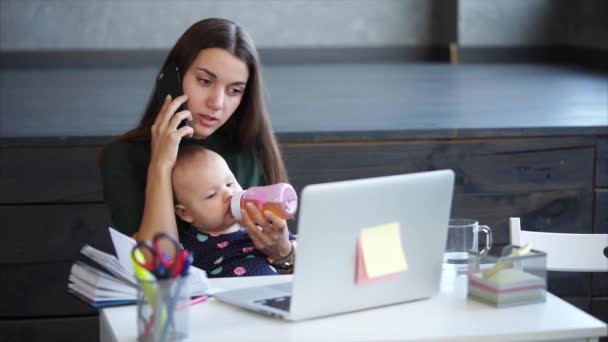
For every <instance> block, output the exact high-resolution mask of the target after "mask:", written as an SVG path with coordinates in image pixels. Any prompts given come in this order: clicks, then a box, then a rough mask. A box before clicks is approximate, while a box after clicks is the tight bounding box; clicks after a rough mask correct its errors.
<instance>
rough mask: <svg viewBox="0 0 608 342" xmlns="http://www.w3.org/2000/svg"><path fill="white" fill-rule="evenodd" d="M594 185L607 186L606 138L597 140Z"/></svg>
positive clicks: (607, 149)
mask: <svg viewBox="0 0 608 342" xmlns="http://www.w3.org/2000/svg"><path fill="white" fill-rule="evenodd" d="M595 165H596V166H595V185H596V186H601V187H608V138H601V139H598V140H597V148H596V164H595Z"/></svg>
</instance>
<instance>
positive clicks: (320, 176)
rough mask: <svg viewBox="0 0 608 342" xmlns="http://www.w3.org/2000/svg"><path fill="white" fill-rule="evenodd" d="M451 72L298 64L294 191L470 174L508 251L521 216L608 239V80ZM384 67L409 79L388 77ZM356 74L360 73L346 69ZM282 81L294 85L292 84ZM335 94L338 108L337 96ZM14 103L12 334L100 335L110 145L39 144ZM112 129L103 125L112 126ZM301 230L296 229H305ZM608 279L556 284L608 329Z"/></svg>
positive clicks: (10, 155) (0, 154) (6, 307)
mask: <svg viewBox="0 0 608 342" xmlns="http://www.w3.org/2000/svg"><path fill="white" fill-rule="evenodd" d="M445 67H446V66H445V65H443V66H440V67H438V69H433V68H432V67H429V66H428V65H427V66H421V67H420V70H422V71H420V70H418V69H417V68H416V67H415V66H412V65H409V66H407V67H405V68H404V67H402V66H399V65H394V68H393V69H391V68H390V67H387V66H380V67H370V68H368V69H365V68H364V67H359V68H355V67H353V66H351V67H350V68H351V69H352V70H351V69H349V72H348V73H346V72H344V70H342V69H340V68H338V69H336V71H335V73H334V74H332V70H333V69H332V68H329V67H328V66H319V67H318V69H314V68H313V69H310V68H311V67H306V68H305V69H304V70H308V71H309V72H308V73H302V69H299V67H297V66H295V67H293V68H294V69H289V68H288V67H285V66H281V68H280V69H273V71H271V73H273V72H274V75H275V78H273V80H274V81H273V82H274V83H271V85H270V88H273V89H278V88H281V87H283V86H285V87H287V86H288V85H289V84H291V85H292V86H293V87H290V88H285V89H286V90H285V92H278V94H281V96H277V92H274V93H273V94H274V95H273V94H271V95H273V97H272V101H274V102H272V106H274V107H273V108H274V110H275V111H274V112H273V122H275V121H276V123H277V124H276V125H275V127H276V130H277V135H278V137H279V140H280V142H281V149H282V151H283V154H284V158H285V161H286V163H287V167H288V170H289V174H290V177H291V181H292V183H293V184H294V186H295V187H296V189H297V190H298V191H301V189H302V188H303V187H304V186H306V185H307V184H311V183H319V182H327V181H335V180H345V179H354V178H362V177H372V176H381V175H392V174H399V173H406V172H417V171H427V170H436V169H445V168H450V169H453V170H454V171H455V173H456V187H455V197H454V201H453V209H452V216H454V217H455V216H458V217H468V218H476V219H478V220H479V221H480V222H481V223H483V224H487V225H489V226H491V227H492V229H493V235H494V240H495V243H496V244H504V243H507V242H508V230H507V226H508V218H509V217H511V216H519V217H521V218H522V225H523V226H524V227H525V228H527V229H537V230H542V231H554V232H576V233H593V232H595V233H601V232H603V233H608V210H606V209H608V127H607V123H608V112H606V101H607V98H606V94H607V93H606V92H605V91H606V89H607V88H606V84H607V82H606V80H608V77H606V75H605V74H601V73H599V74H598V73H590V72H581V71H580V70H577V69H574V70H573V69H570V68H558V67H550V68H548V67H546V66H538V67H537V68H535V66H529V65H528V66H523V67H522V66H519V67H518V66H504V65H502V66H498V67H496V68H494V69H492V67H491V66H487V67H486V72H483V69H482V68H474V69H473V71H474V72H473V71H472V72H470V73H467V72H466V70H465V69H466V68H464V69H455V70H452V71H450V72H449V73H448V74H446V75H447V76H445V77H442V72H439V71H441V70H445ZM448 67H450V66H448ZM451 67H453V68H458V67H457V66H451ZM285 68H286V69H285ZM290 70H291V71H290ZM311 70H315V71H311ZM355 70H359V71H355ZM366 70H367V71H366ZM378 70H384V71H383V73H385V74H390V73H395V74H398V73H402V74H403V75H401V76H399V75H394V76H393V80H391V81H390V82H385V80H383V79H382V77H380V76H382V75H385V74H383V73H381V74H380V76H379V75H378V72H379V71H378ZM391 70H392V71H391ZM415 70H418V71H415ZM425 70H426V72H424V71H425ZM433 70H434V71H433ZM438 70H439V71H438ZM279 71H281V72H279ZM526 71H528V72H526ZM124 72H125V71H124V70H123V73H124ZM352 72H355V73H356V72H358V73H359V75H360V77H354V76H348V75H350V74H351V73H352ZM366 72H368V74H366ZM408 73H411V75H410V76H411V77H410V76H408V75H409V74H408ZM307 74H308V75H309V76H310V75H311V74H312V75H317V76H318V77H321V76H323V79H321V80H319V79H318V77H305V76H306V75H307ZM454 74H457V75H460V76H459V77H456V78H455V77H454ZM281 75H282V76H283V77H285V78H286V80H285V81H279V79H280V78H279V77H278V76H281ZM366 75H367V76H366ZM412 75H413V76H412ZM450 75H451V76H450ZM513 75H519V76H518V77H513ZM526 75H527V76H526ZM539 75H540V76H539ZM287 76H290V77H287ZM296 76H297V77H296ZM338 76H340V77H338ZM66 77H67V78H68V79H69V78H70V77H74V76H73V73H69V75H68V76H66ZM344 77H350V78H349V79H348V83H349V84H350V83H352V82H357V79H362V80H368V83H367V87H366V86H364V85H361V84H358V85H354V86H353V87H351V88H350V91H347V90H346V89H341V88H340V87H342V86H344V85H343V84H342V83H341V82H342V81H344V79H343V78H344ZM327 80H330V81H327ZM455 80H456V81H455ZM484 80H485V81H484ZM57 82H58V83H59V84H61V82H62V81H61V80H58V81H57ZM281 82H284V83H281ZM324 82H325V83H324ZM370 82H371V83H370ZM374 82H375V83H374ZM404 82H405V84H402V83H404ZM505 82H506V83H505ZM370 85H373V86H372V87H370ZM393 85H396V86H397V85H398V87H399V91H395V90H394V89H393V88H391V87H392V86H393ZM322 86H323V87H326V88H327V89H326V91H323V90H322V89H321V88H322ZM492 87H494V88H492ZM23 89H26V88H22V91H23ZM287 89H291V92H290V91H287ZM306 89H309V91H308V93H306ZM412 89H418V90H417V91H413V90H412ZM505 89H506V90H509V92H508V94H505V92H504V90H505ZM581 89H582V90H581ZM585 89H586V91H583V90H585ZM56 91H61V90H56ZM16 92H17V93H18V91H16ZM327 92H329V93H327ZM408 92H409V94H410V95H408V96H406V97H400V94H401V93H408ZM535 92H536V94H537V95H538V96H533V95H534V94H535ZM93 93H94V92H91V94H93ZM291 93H293V94H295V95H293V96H291V97H290V94H291ZM552 93H553V94H556V96H555V97H552V96H551V94H552ZM387 94H388V95H387ZM438 94H439V95H438ZM506 95H508V96H506ZM541 95H542V96H541ZM91 96H93V95H91ZM328 97H329V98H331V99H334V101H333V102H332V101H325V100H326V99H327V98H328ZM338 99H339V101H338ZM378 99H380V100H378ZM305 100H306V101H305ZM40 101H42V102H44V101H45V99H44V97H41V99H40ZM53 101H55V100H53ZM324 101H325V102H324ZM55 102H56V101H55ZM395 103H397V104H399V105H398V106H396V105H395ZM383 104H384V105H383ZM37 106H40V104H38V105H37ZM57 106H59V107H60V108H61V105H60V104H57ZM99 106H103V104H99ZM7 108H8V109H10V107H9V106H4V107H2V110H3V112H2V113H1V114H2V116H1V119H2V121H1V122H2V123H3V125H4V126H3V128H2V129H1V131H2V132H3V135H2V136H0V221H1V222H3V228H2V232H3V238H2V239H0V284H2V291H0V303H2V304H1V305H0V340H3V341H4V340H7V341H21V340H23V341H35V340H61V341H83V340H87V341H90V340H96V339H98V316H97V310H94V309H92V308H90V307H88V306H87V305H86V304H84V303H83V302H81V301H79V300H78V299H76V298H74V297H72V296H71V295H69V294H68V293H67V291H66V290H67V281H68V273H69V269H70V266H71V264H72V262H73V261H74V259H76V258H77V256H78V251H79V249H80V247H81V246H82V245H83V244H84V243H89V244H92V245H94V246H98V247H100V248H101V249H104V250H108V251H111V250H112V247H111V243H110V240H109V236H108V232H107V227H108V226H110V225H111V221H110V219H109V215H108V212H107V209H106V207H105V205H104V203H103V196H102V191H101V184H100V180H99V170H98V169H97V166H96V161H95V158H96V154H97V152H98V150H99V148H100V147H101V146H102V145H103V144H104V143H106V142H108V141H109V140H110V139H111V137H110V136H108V135H100V136H95V135H94V134H88V135H84V136H77V135H70V134H67V135H56V136H46V137H45V136H40V135H35V134H34V135H28V130H31V129H32V128H31V127H33V126H34V125H35V124H36V123H32V122H29V123H28V125H24V126H23V130H22V131H19V127H21V126H20V122H21V121H20V119H19V118H18V116H16V114H11V115H8V114H6V113H7V112H6V110H7ZM49 108H54V107H52V106H50V107H49ZM277 108H278V109H281V111H278V112H277ZM520 109H521V110H524V109H525V113H523V114H522V113H519V112H518V111H519V110H520ZM106 110H108V108H103V107H101V108H92V109H91V111H92V112H93V113H101V112H103V111H106ZM11 113H12V112H11ZM518 113H519V114H518ZM43 114H45V115H50V113H43ZM52 114H54V115H58V116H56V117H54V118H52V120H51V119H50V118H46V119H44V120H42V121H41V122H42V123H45V122H46V123H47V124H49V125H53V124H54V123H53V120H68V121H69V119H70V115H75V113H74V112H70V110H69V108H67V107H66V108H65V112H64V114H62V113H61V111H57V112H56V111H54V110H53V112H52ZM28 115H29V117H30V118H31V117H35V116H36V115H42V114H35V113H29V114H28ZM62 115H63V116H62ZM132 119H133V118H132V117H130V118H126V119H125V122H126V121H129V124H130V122H131V121H132ZM528 119H529V120H528ZM108 120H109V119H108ZM41 122H38V124H40V123H41ZM72 122H73V121H72ZM99 122H100V125H101V126H100V127H99V129H100V130H101V131H103V129H104V127H103V125H102V124H103V122H104V120H103V119H100V120H99ZM290 123H291V124H290ZM492 123H495V124H494V125H493V124H492ZM6 125H9V126H8V127H7V126H6ZM126 126H127V123H124V122H123V123H122V126H121V124H120V123H119V124H115V126H112V127H119V128H121V129H122V128H124V127H126ZM56 127H59V126H56ZM75 127H76V128H77V124H75V126H72V127H68V128H69V129H75ZM87 127H88V128H87V129H92V128H91V127H89V126H87ZM58 129H59V128H58ZM8 132H12V133H14V134H12V135H10V134H8ZM30 133H31V132H30ZM59 133H61V132H59ZM420 191H424V189H420ZM327 214H328V215H330V214H331V213H330V211H329V208H328V213H327ZM296 222H297V221H294V222H292V223H290V227H291V229H292V230H293V231H294V232H297V224H296ZM607 284H608V276H607V275H606V274H590V273H561V272H551V273H550V275H549V289H550V291H552V292H553V293H555V294H557V295H559V296H560V297H562V298H564V299H566V300H567V301H569V302H571V303H573V304H574V305H576V306H578V307H580V308H582V309H583V310H586V311H588V312H590V313H592V314H594V315H596V316H597V317H599V318H601V319H603V320H604V321H606V320H608V309H607V307H608V285H607ZM68 328H69V329H68ZM68 331H69V334H68V333H67V332H68Z"/></svg>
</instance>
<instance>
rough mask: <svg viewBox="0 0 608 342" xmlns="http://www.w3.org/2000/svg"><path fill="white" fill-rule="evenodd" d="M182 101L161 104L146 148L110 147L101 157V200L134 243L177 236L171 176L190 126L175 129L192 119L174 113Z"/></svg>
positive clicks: (124, 144)
mask: <svg viewBox="0 0 608 342" xmlns="http://www.w3.org/2000/svg"><path fill="white" fill-rule="evenodd" d="M186 99H187V97H185V96H182V97H179V98H176V99H175V100H174V101H170V98H169V97H168V98H167V99H166V101H165V103H164V105H163V107H162V108H161V111H160V113H159V115H158V117H157V119H156V121H155V123H154V125H153V126H152V132H151V133H152V139H151V142H150V143H149V145H148V144H147V143H137V142H128V141H122V142H115V143H112V144H110V145H109V146H108V147H107V148H106V149H105V150H104V151H103V152H102V155H101V169H102V180H103V187H104V198H105V201H106V203H107V205H108V206H109V207H110V210H111V213H112V221H113V224H114V225H115V226H116V227H115V228H116V229H118V230H120V231H121V232H123V233H125V234H128V235H132V234H134V237H135V238H136V239H137V240H151V239H152V238H153V237H154V235H155V234H157V233H159V232H167V233H170V234H173V235H174V236H176V237H177V236H178V235H177V222H176V220H175V212H174V209H173V191H172V185H171V172H172V170H173V165H174V164H175V159H176V157H177V149H178V146H179V142H180V141H181V139H182V138H183V137H184V136H187V135H191V134H192V128H191V127H188V126H186V127H182V128H180V129H179V130H178V129H177V125H178V124H179V122H180V121H181V120H183V119H190V120H191V118H192V115H191V114H190V112H189V111H182V112H179V113H177V114H175V115H174V114H173V113H174V112H175V110H177V108H178V107H179V105H180V104H182V103H183V102H185V101H186ZM148 148H149V150H148ZM148 156H150V158H148ZM148 160H149V162H148Z"/></svg>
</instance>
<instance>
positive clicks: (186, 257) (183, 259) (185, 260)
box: [161, 250, 193, 341]
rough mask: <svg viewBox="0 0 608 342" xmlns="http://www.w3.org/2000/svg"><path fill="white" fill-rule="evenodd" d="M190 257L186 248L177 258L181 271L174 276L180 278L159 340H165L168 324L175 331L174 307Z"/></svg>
mask: <svg viewBox="0 0 608 342" xmlns="http://www.w3.org/2000/svg"><path fill="white" fill-rule="evenodd" d="M192 259H193V257H192V253H190V252H188V251H187V250H183V251H182V255H181V258H180V260H179V262H181V263H182V266H181V272H180V274H179V275H176V276H175V277H176V278H177V277H178V276H179V277H181V279H179V280H177V286H176V288H175V292H174V293H173V298H171V305H170V306H169V315H168V317H167V321H166V323H165V325H164V327H163V331H162V334H161V341H166V338H167V333H168V332H169V326H171V327H173V330H174V331H175V322H174V320H173V315H174V313H175V308H176V306H177V302H178V301H179V299H180V292H181V288H182V284H183V283H184V282H185V281H187V279H185V277H186V276H187V275H188V270H189V268H190V265H192ZM189 297H190V296H189V294H188V298H189Z"/></svg>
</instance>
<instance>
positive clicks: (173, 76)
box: [156, 62, 190, 129]
mask: <svg viewBox="0 0 608 342" xmlns="http://www.w3.org/2000/svg"><path fill="white" fill-rule="evenodd" d="M156 90H157V97H158V101H159V103H160V105H161V106H162V104H163V103H164V102H165V98H166V97H167V95H171V98H172V99H173V100H174V99H175V98H176V97H178V96H181V95H183V94H184V92H183V90H182V80H181V78H180V77H179V69H178V68H177V65H176V64H175V63H174V62H170V63H169V64H167V66H166V67H165V68H164V69H163V70H162V71H161V72H160V74H158V77H157V78H156ZM182 110H186V105H185V104H182V105H181V106H179V108H178V109H177V111H176V113H178V112H181V111H182ZM189 125H190V124H189V121H188V120H187V119H184V120H182V122H180V123H179V125H178V126H177V128H178V129H179V128H181V127H183V126H189Z"/></svg>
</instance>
